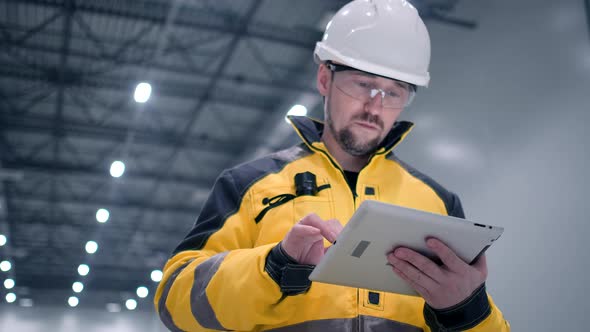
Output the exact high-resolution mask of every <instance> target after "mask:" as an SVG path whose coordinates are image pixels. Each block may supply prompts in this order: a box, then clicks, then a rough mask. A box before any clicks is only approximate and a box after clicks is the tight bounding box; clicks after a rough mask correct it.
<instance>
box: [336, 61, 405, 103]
mask: <svg viewBox="0 0 590 332" xmlns="http://www.w3.org/2000/svg"><path fill="white" fill-rule="evenodd" d="M334 76H335V77H334V83H335V84H336V87H338V88H339V89H340V91H342V92H344V93H345V94H347V95H348V96H350V97H352V98H354V99H357V100H360V101H367V100H370V99H371V98H373V97H375V96H376V95H378V96H380V97H381V103H382V104H381V105H382V107H383V108H402V107H406V106H408V105H409V104H410V103H411V101H412V99H413V96H414V91H413V89H412V87H411V86H410V85H409V84H407V83H404V82H399V81H394V80H389V82H388V83H387V84H380V85H379V86H378V85H377V79H378V78H377V76H372V75H367V74H365V73H362V72H358V71H352V70H351V71H343V72H338V73H337V74H336V75H334Z"/></svg>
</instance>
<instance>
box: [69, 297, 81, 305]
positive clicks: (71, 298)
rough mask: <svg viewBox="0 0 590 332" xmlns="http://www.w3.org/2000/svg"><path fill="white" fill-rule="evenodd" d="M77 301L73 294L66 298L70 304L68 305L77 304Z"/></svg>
mask: <svg viewBox="0 0 590 332" xmlns="http://www.w3.org/2000/svg"><path fill="white" fill-rule="evenodd" d="M78 303H80V301H79V300H78V298H77V297H75V296H70V298H69V299H68V304H69V305H70V307H72V308H73V307H75V306H77V305H78Z"/></svg>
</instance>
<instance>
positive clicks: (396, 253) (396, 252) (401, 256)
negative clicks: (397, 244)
mask: <svg viewBox="0 0 590 332" xmlns="http://www.w3.org/2000/svg"><path fill="white" fill-rule="evenodd" d="M395 256H397V257H399V258H404V257H406V254H405V253H404V252H403V250H396V251H395Z"/></svg>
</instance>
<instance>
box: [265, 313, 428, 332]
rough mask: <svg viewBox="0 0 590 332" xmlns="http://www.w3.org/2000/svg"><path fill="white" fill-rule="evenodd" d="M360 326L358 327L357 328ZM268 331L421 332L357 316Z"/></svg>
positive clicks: (390, 321)
mask: <svg viewBox="0 0 590 332" xmlns="http://www.w3.org/2000/svg"><path fill="white" fill-rule="evenodd" d="M359 324H360V326H359ZM268 331H280V332H300V331H307V332H316V331H317V332H324V331H341V332H353V331H365V332H369V331H370V332H386V331H387V332H422V331H423V330H422V329H421V328H419V327H416V326H413V325H408V324H405V323H400V322H396V321H392V320H389V319H385V318H379V317H371V316H359V317H358V318H342V319H322V320H312V321H307V322H303V323H299V324H295V325H289V326H285V327H279V328H276V329H272V330H268Z"/></svg>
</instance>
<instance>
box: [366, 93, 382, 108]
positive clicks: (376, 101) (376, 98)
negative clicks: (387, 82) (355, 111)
mask: <svg viewBox="0 0 590 332" xmlns="http://www.w3.org/2000/svg"><path fill="white" fill-rule="evenodd" d="M382 108H383V91H381V90H379V89H372V90H371V94H370V96H369V98H368V99H367V101H366V102H365V111H367V112H369V113H374V114H375V113H379V112H380V111H381V109H382Z"/></svg>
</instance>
